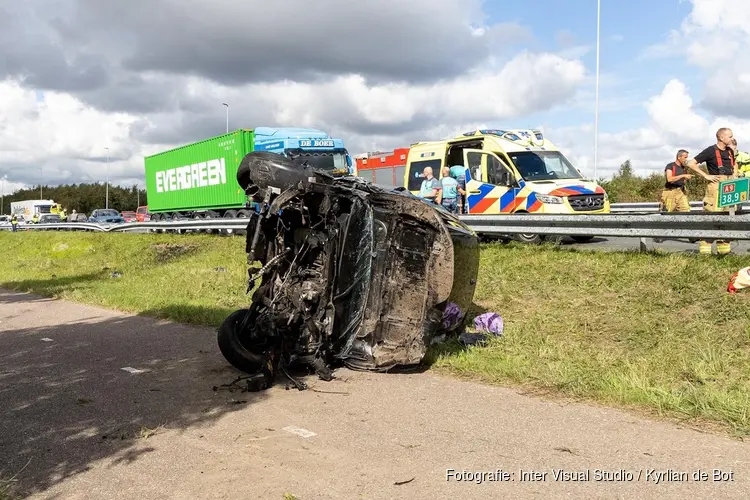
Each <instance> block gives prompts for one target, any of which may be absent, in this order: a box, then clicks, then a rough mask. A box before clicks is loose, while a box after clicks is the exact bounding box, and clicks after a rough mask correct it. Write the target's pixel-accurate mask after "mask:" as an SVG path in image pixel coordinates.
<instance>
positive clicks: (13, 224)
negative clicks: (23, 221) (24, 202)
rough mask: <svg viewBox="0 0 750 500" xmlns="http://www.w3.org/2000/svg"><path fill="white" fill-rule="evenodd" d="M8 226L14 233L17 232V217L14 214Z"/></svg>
mask: <svg viewBox="0 0 750 500" xmlns="http://www.w3.org/2000/svg"><path fill="white" fill-rule="evenodd" d="M10 225H11V228H13V232H14V233H15V232H16V231H18V216H17V215H16V214H13V215H12V216H11V217H10Z"/></svg>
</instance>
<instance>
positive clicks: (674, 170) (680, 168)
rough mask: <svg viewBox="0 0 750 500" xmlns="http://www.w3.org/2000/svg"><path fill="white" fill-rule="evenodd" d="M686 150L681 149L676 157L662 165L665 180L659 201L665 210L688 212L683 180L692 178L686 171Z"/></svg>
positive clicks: (688, 207)
mask: <svg viewBox="0 0 750 500" xmlns="http://www.w3.org/2000/svg"><path fill="white" fill-rule="evenodd" d="M687 162H688V152H687V151H685V150H684V149H681V150H679V151H678V152H677V159H676V160H675V161H673V162H671V163H668V164H667V166H666V167H664V174H665V176H666V182H665V183H664V190H663V191H662V193H661V203H662V206H664V208H665V209H666V211H667V212H674V211H677V212H689V211H690V201H689V200H688V197H687V190H686V189H685V182H686V181H689V180H690V179H692V178H693V176H692V174H688V173H687Z"/></svg>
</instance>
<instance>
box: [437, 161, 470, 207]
mask: <svg viewBox="0 0 750 500" xmlns="http://www.w3.org/2000/svg"><path fill="white" fill-rule="evenodd" d="M465 193H466V192H465V191H464V190H463V189H461V185H460V184H459V183H458V181H457V180H456V179H454V178H453V177H451V169H450V168H448V167H443V177H442V179H440V192H439V193H438V195H437V200H436V201H437V204H438V205H441V206H442V207H443V208H444V209H446V210H447V211H449V212H450V213H452V214H456V215H458V213H459V212H458V205H459V195H463V194H465Z"/></svg>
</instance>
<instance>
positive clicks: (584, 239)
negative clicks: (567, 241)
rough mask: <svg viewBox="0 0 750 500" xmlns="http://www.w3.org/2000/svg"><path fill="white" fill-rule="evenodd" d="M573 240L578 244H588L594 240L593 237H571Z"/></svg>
mask: <svg viewBox="0 0 750 500" xmlns="http://www.w3.org/2000/svg"><path fill="white" fill-rule="evenodd" d="M571 238H573V241H575V242H576V243H588V242H589V241H591V240H593V239H594V237H593V236H571Z"/></svg>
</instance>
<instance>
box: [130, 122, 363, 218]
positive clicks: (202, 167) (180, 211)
mask: <svg viewBox="0 0 750 500" xmlns="http://www.w3.org/2000/svg"><path fill="white" fill-rule="evenodd" d="M253 151H268V152H272V153H278V154H280V155H283V156H285V157H286V158H288V159H290V160H292V161H293V162H294V163H296V164H298V165H300V166H301V165H303V164H304V163H305V162H307V164H308V165H309V166H311V167H313V168H315V169H317V170H324V171H327V172H329V173H330V174H331V175H334V176H343V175H348V174H350V173H351V171H352V160H351V157H350V156H349V153H348V151H347V150H346V148H345V147H344V141H343V140H341V139H335V138H332V137H330V136H329V135H328V134H327V133H326V132H324V131H322V130H318V129H313V128H294V127H284V128H273V127H256V128H254V129H237V130H234V131H232V132H229V133H227V134H223V135H219V136H216V137H211V138H210V139H205V140H203V141H199V142H196V143H192V144H187V145H184V146H180V147H177V148H174V149H170V150H168V151H163V152H160V153H157V154H154V155H151V156H147V157H145V158H144V163H145V174H146V195H147V197H148V212H149V214H150V215H151V220H152V221H163V220H175V219H186V218H187V219H205V218H221V217H224V218H236V217H240V218H249V217H250V216H251V214H252V212H254V211H258V208H257V206H256V204H255V202H253V201H252V199H251V198H250V197H249V196H247V195H246V194H245V192H244V191H243V190H242V189H241V188H240V187H239V186H238V184H237V180H236V176H237V169H238V167H239V165H240V162H241V161H242V159H243V158H244V157H245V155H247V154H248V153H250V152H253Z"/></svg>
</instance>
